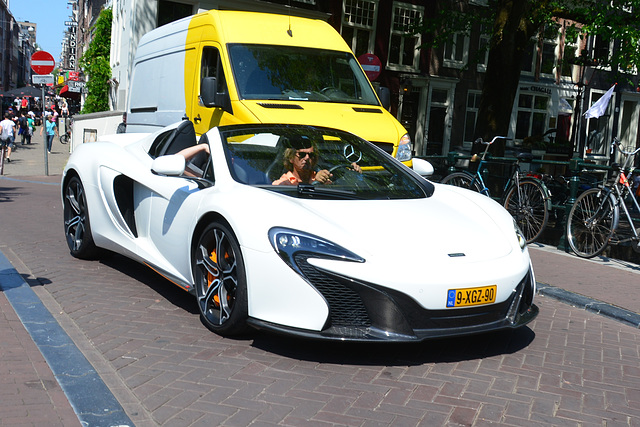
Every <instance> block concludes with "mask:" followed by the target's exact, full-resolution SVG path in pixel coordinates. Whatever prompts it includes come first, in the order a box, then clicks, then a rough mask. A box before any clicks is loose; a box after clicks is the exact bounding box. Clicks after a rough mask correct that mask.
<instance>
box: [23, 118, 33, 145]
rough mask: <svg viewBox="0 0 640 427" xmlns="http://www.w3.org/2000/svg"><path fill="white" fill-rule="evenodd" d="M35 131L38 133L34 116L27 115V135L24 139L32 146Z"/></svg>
mask: <svg viewBox="0 0 640 427" xmlns="http://www.w3.org/2000/svg"><path fill="white" fill-rule="evenodd" d="M35 131H36V122H35V120H34V119H33V117H32V116H30V115H27V134H26V135H25V136H24V139H25V141H27V144H31V137H32V136H33V134H34V133H35Z"/></svg>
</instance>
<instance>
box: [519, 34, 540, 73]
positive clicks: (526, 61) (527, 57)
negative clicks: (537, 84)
mask: <svg viewBox="0 0 640 427" xmlns="http://www.w3.org/2000/svg"><path fill="white" fill-rule="evenodd" d="M536 50H537V48H536V44H535V41H534V40H531V45H530V46H529V47H527V48H525V50H524V54H523V57H522V74H525V75H533V72H534V71H535V69H536V65H535V64H536Z"/></svg>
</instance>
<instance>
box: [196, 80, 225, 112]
mask: <svg viewBox="0 0 640 427" xmlns="http://www.w3.org/2000/svg"><path fill="white" fill-rule="evenodd" d="M217 95H218V82H217V81H216V78H215V77H205V78H203V79H202V83H201V85H200V99H201V100H202V104H203V105H204V106H205V107H209V108H211V107H222V105H221V104H218V103H217V102H216V101H217V100H218V99H217V98H218V96H217Z"/></svg>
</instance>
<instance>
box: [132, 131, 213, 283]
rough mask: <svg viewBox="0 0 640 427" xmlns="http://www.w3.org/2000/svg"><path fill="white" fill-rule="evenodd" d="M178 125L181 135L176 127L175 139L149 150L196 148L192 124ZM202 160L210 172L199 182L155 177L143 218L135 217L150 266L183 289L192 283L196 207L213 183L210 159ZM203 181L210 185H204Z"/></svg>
mask: <svg viewBox="0 0 640 427" xmlns="http://www.w3.org/2000/svg"><path fill="white" fill-rule="evenodd" d="M183 125H184V126H183ZM181 126H183V128H184V129H182V131H184V132H183V133H181V131H180V130H179V129H180V126H179V127H178V129H176V132H177V133H178V134H179V135H178V137H177V138H174V139H173V140H171V139H169V140H168V141H165V142H164V143H163V144H162V145H159V146H158V147H155V148H154V147H152V151H153V154H154V155H156V154H159V155H171V154H176V153H178V152H180V150H181V149H183V148H186V147H189V146H192V145H195V143H196V138H195V130H194V127H193V125H192V124H191V122H189V121H184V122H183V123H182V124H181ZM185 129H186V130H185ZM200 143H201V144H208V141H207V138H206V136H204V135H203V136H202V137H201V138H200ZM158 157H159V156H158ZM205 157H206V159H204V161H203V164H202V165H200V166H201V167H202V169H204V170H208V171H209V172H207V173H206V175H205V176H203V177H202V178H200V181H198V180H195V179H193V178H190V177H186V176H161V175H156V177H155V178H154V182H153V185H151V186H149V189H148V194H147V197H145V198H144V199H145V200H144V202H145V203H146V204H147V205H148V206H147V208H146V209H145V213H144V215H141V216H140V217H138V222H139V223H140V224H141V226H142V227H144V230H140V231H139V233H140V236H141V237H143V236H144V238H141V239H139V247H140V250H143V251H145V252H147V253H148V254H150V255H151V257H149V259H151V260H153V263H154V264H155V265H152V266H151V267H153V268H154V269H156V270H158V271H160V272H162V273H163V274H164V275H165V276H166V277H168V278H169V279H171V280H173V281H174V282H175V283H176V284H179V285H181V286H183V287H186V286H187V285H188V284H190V283H191V273H190V252H191V250H190V244H191V237H192V234H193V227H194V226H195V223H196V221H197V215H198V214H197V212H198V207H199V206H200V203H201V199H202V197H205V196H206V192H207V190H208V189H210V188H211V185H210V184H212V183H213V174H212V173H211V172H210V167H211V166H210V162H209V156H208V155H206V156H205ZM205 181H206V182H208V183H209V184H207V185H203V183H204V182H205ZM141 191H146V190H141ZM142 199H143V198H141V202H142Z"/></svg>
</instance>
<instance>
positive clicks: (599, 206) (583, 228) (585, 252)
mask: <svg viewBox="0 0 640 427" xmlns="http://www.w3.org/2000/svg"><path fill="white" fill-rule="evenodd" d="M618 215H619V212H618V206H617V205H616V202H615V199H614V198H613V195H611V194H608V193H605V192H604V191H602V190H601V189H599V188H592V189H590V190H587V191H585V192H584V193H582V194H581V195H580V196H578V198H577V199H576V202H575V203H574V204H573V206H572V207H571V211H570V212H569V217H568V218H567V241H568V242H569V246H570V247H571V250H573V252H575V254H576V255H578V256H579V257H582V258H591V257H594V256H596V255H599V254H601V253H602V251H604V250H605V248H606V247H607V245H608V244H609V241H610V240H611V237H612V236H613V232H614V231H615V229H616V227H617V226H618Z"/></svg>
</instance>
